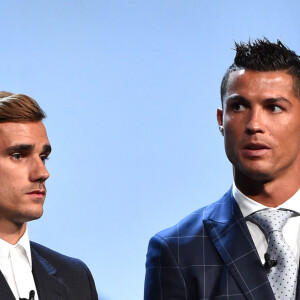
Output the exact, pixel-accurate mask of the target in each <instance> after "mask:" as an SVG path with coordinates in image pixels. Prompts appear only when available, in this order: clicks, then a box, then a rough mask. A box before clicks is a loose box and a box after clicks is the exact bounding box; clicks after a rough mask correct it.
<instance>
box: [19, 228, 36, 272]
mask: <svg viewBox="0 0 300 300" xmlns="http://www.w3.org/2000/svg"><path fill="white" fill-rule="evenodd" d="M16 245H20V246H22V247H23V248H24V250H25V253H26V256H27V259H28V262H29V265H30V268H32V260H31V249H30V241H29V234H28V228H27V226H26V230H25V232H24V234H23V235H22V237H21V238H20V239H19V241H18V243H17V244H16Z"/></svg>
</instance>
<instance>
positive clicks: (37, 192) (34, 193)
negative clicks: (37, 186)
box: [26, 190, 46, 198]
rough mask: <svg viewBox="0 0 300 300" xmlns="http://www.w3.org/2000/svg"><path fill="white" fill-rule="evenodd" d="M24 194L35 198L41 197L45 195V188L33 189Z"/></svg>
mask: <svg viewBox="0 0 300 300" xmlns="http://www.w3.org/2000/svg"><path fill="white" fill-rule="evenodd" d="M26 195H28V196H32V197H36V198H43V197H45V195H46V190H33V191H31V192H29V193H26Z"/></svg>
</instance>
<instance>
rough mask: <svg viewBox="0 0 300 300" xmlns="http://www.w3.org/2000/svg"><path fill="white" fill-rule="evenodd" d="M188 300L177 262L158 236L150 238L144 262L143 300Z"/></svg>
mask: <svg viewBox="0 0 300 300" xmlns="http://www.w3.org/2000/svg"><path fill="white" fill-rule="evenodd" d="M175 299H176V300H188V299H190V298H189V297H188V291H187V287H186V283H185V280H184V278H183V275H182V273H181V269H180V267H179V265H178V260H177V259H176V257H175V256H174V253H172V251H171V249H170V247H169V246H168V244H167V243H166V242H165V240H163V239H162V238H161V237H160V236H158V235H156V236H154V237H152V238H151V240H150V242H149V247H148V253H147V261H146V278H145V290H144V300H175Z"/></svg>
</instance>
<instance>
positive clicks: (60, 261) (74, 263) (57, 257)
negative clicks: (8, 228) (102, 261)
mask: <svg viewBox="0 0 300 300" xmlns="http://www.w3.org/2000/svg"><path fill="white" fill-rule="evenodd" d="M30 245H31V248H32V249H33V250H34V251H36V253H37V254H38V255H40V256H41V257H42V258H43V259H45V260H46V261H47V262H49V263H51V264H53V265H65V266H70V267H73V268H76V267H77V268H78V267H79V268H82V269H85V271H87V270H88V267H87V266H86V264H85V263H84V262H83V261H81V260H80V259H77V258H74V257H70V256H67V255H64V254H61V253H59V252H57V251H54V250H52V249H50V248H48V247H45V246H43V245H41V244H38V243H35V242H32V241H31V242H30Z"/></svg>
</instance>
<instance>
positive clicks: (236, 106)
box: [231, 102, 245, 112]
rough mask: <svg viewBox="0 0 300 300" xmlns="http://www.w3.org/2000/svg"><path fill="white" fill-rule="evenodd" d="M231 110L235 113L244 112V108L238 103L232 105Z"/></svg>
mask: <svg viewBox="0 0 300 300" xmlns="http://www.w3.org/2000/svg"><path fill="white" fill-rule="evenodd" d="M231 108H232V110H233V111H237V112H240V111H244V110H245V106H244V105H243V104H241V103H238V102H236V103H233V104H232V106H231Z"/></svg>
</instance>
